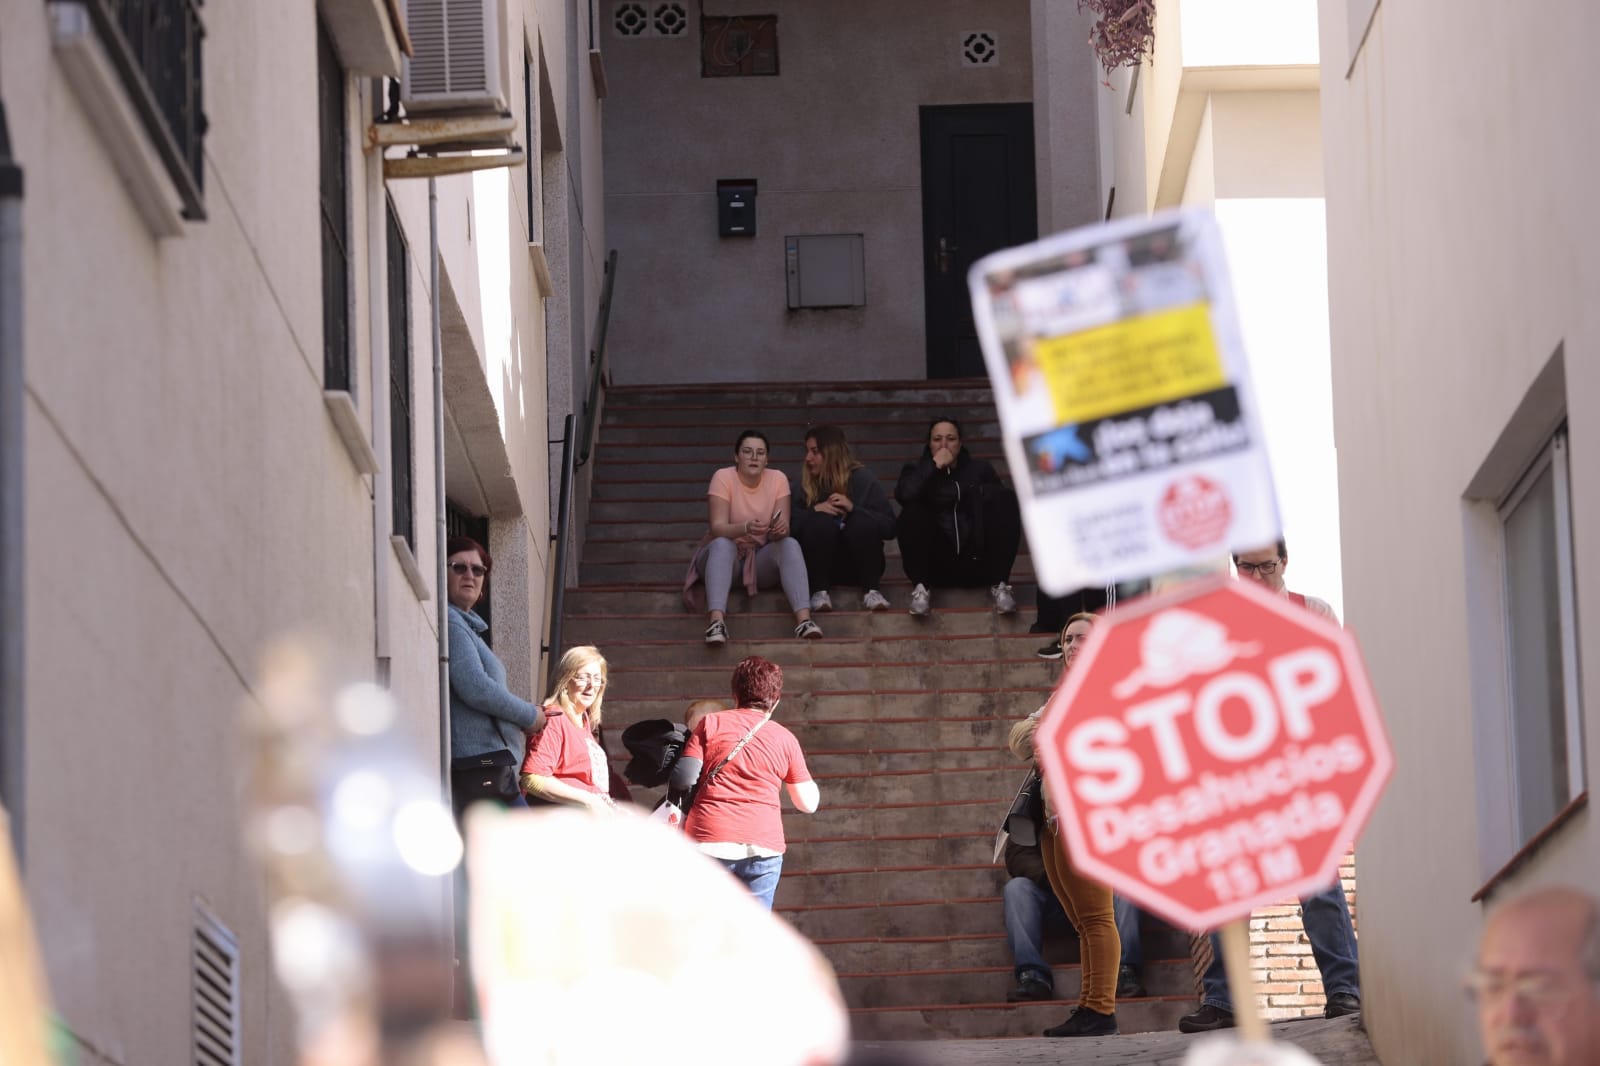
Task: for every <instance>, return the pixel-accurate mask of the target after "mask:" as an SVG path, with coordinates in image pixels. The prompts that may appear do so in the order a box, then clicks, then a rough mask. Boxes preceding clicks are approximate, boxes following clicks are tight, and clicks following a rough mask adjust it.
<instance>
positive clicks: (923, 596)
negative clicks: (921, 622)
mask: <svg viewBox="0 0 1600 1066" xmlns="http://www.w3.org/2000/svg"><path fill="white" fill-rule="evenodd" d="M932 609H933V597H932V596H930V595H928V587H927V586H926V585H918V586H917V587H916V588H914V589H912V590H911V613H912V614H914V615H916V616H917V617H918V618H923V617H926V616H927V613H928V612H929V611H931V610H932ZM1011 609H1012V610H1016V609H1017V605H1016V604H1012V605H1011Z"/></svg>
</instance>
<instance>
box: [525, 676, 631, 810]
mask: <svg viewBox="0 0 1600 1066" xmlns="http://www.w3.org/2000/svg"><path fill="white" fill-rule="evenodd" d="M605 691H606V660H605V657H604V656H602V655H601V654H600V649H598V648H594V647H590V646H588V645H584V646H582V647H577V648H571V649H568V651H567V653H566V654H565V655H563V656H562V657H561V662H560V664H559V665H558V666H557V667H556V678H555V682H554V683H553V684H552V685H551V686H550V698H549V699H547V700H545V704H544V710H545V714H546V715H547V716H548V718H549V722H550V727H549V728H548V729H546V730H545V731H544V732H542V733H539V734H537V735H535V736H531V737H529V738H528V753H527V757H526V758H525V759H523V761H522V787H523V789H524V790H526V791H527V793H528V800H529V802H530V803H533V802H535V801H540V800H542V801H544V802H546V803H557V804H564V805H566V806H569V807H583V808H586V809H588V810H591V811H608V810H611V809H612V808H614V807H615V806H616V803H615V802H613V801H612V799H611V794H610V792H611V767H610V764H609V762H608V761H607V759H606V749H605V746H604V745H603V744H602V743H601V740H600V709H601V704H602V697H603V696H604V695H605Z"/></svg>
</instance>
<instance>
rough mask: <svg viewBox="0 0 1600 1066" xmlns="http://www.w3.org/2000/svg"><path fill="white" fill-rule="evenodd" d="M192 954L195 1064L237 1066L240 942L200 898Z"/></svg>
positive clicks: (238, 1048)
mask: <svg viewBox="0 0 1600 1066" xmlns="http://www.w3.org/2000/svg"><path fill="white" fill-rule="evenodd" d="M192 954H193V959H192V961H193V966H194V974H193V980H194V1004H193V1010H194V1017H193V1025H192V1028H193V1030H194V1064H195V1066H240V1055H239V1051H240V1046H241V1041H240V1040H239V941H238V939H237V938H236V937H234V935H233V934H232V933H231V932H229V931H228V927H227V926H225V925H223V924H222V923H221V922H220V921H218V920H217V918H216V916H215V915H213V914H212V913H211V912H210V910H208V909H207V908H206V906H205V905H204V904H203V903H201V902H200V901H199V900H196V901H195V905H194V941H193V948H192Z"/></svg>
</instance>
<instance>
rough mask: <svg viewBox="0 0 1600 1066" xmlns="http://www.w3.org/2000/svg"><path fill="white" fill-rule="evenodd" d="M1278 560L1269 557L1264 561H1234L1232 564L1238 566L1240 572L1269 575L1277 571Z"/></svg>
mask: <svg viewBox="0 0 1600 1066" xmlns="http://www.w3.org/2000/svg"><path fill="white" fill-rule="evenodd" d="M1280 561H1281V560H1278V559H1269V560H1267V561H1266V562H1264V563H1245V562H1238V561H1235V562H1234V564H1233V565H1234V566H1236V567H1238V568H1239V573H1241V574H1260V575H1261V576H1262V577H1271V576H1272V575H1273V574H1276V573H1277V572H1278V563H1279V562H1280Z"/></svg>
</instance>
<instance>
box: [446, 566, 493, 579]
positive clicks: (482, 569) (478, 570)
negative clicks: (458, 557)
mask: <svg viewBox="0 0 1600 1066" xmlns="http://www.w3.org/2000/svg"><path fill="white" fill-rule="evenodd" d="M450 572H451V573H452V574H455V575H456V576H457V577H466V576H467V575H468V574H471V575H472V576H473V577H482V576H483V575H485V574H487V573H488V572H489V568H488V567H486V566H479V565H478V564H477V563H451V564H450Z"/></svg>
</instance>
